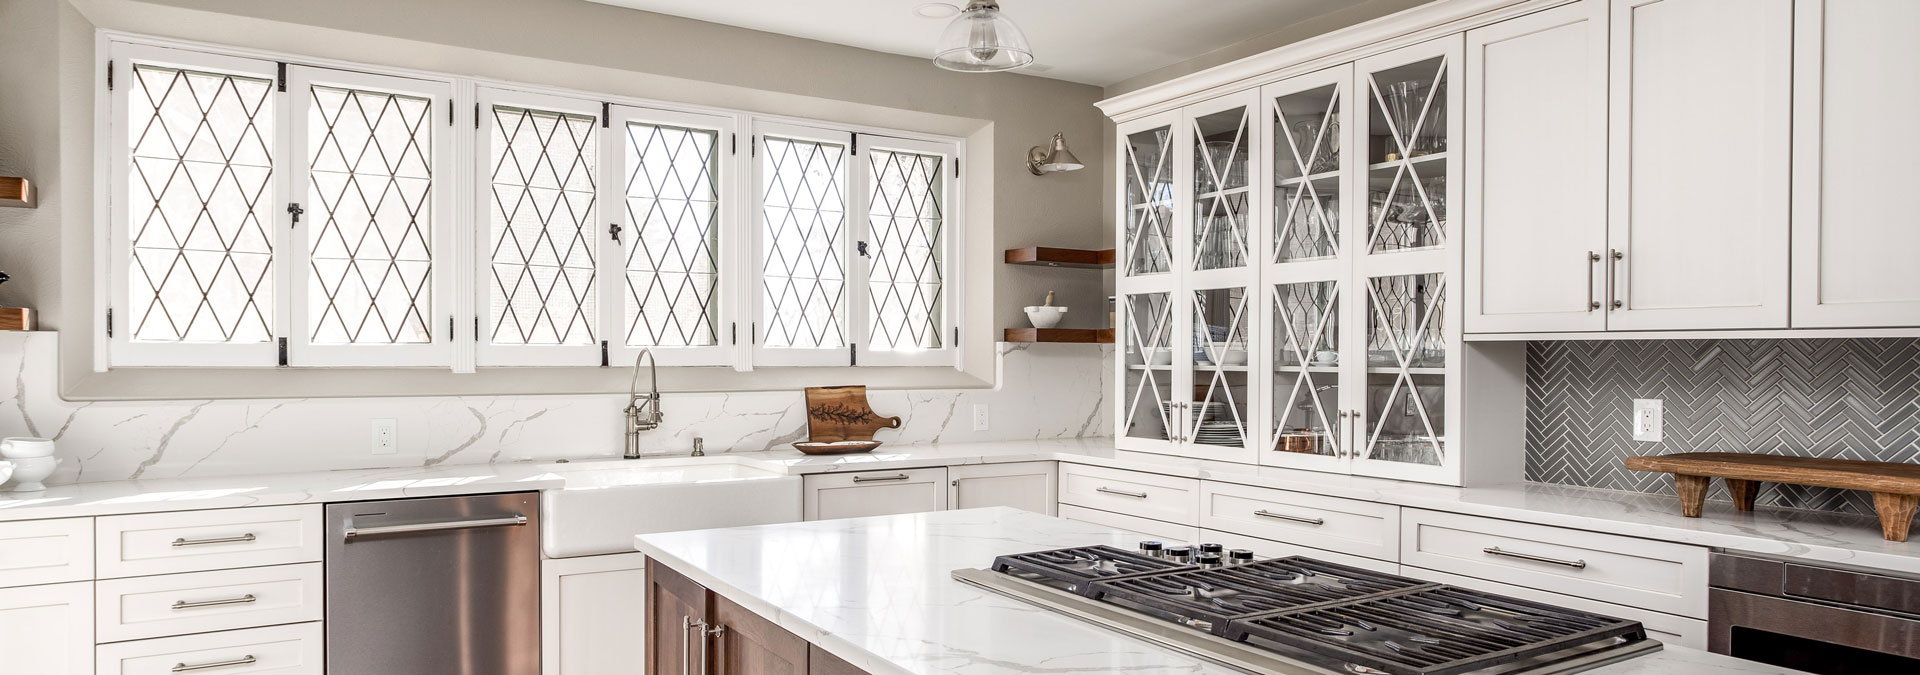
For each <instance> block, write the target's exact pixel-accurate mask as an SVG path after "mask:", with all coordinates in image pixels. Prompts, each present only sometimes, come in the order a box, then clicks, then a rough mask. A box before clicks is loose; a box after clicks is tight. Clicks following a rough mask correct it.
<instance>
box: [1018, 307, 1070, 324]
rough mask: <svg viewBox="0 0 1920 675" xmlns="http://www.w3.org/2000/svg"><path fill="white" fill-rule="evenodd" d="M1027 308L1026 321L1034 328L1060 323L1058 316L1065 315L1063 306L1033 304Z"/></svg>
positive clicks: (1065, 311)
mask: <svg viewBox="0 0 1920 675" xmlns="http://www.w3.org/2000/svg"><path fill="white" fill-rule="evenodd" d="M1026 309H1027V321H1028V322H1029V323H1032V324H1033V327H1034V328H1052V327H1054V326H1058V325H1060V318H1061V317H1064V316H1066V315H1067V308H1065V307H1042V306H1038V305H1036V306H1033V307H1028V308H1026Z"/></svg>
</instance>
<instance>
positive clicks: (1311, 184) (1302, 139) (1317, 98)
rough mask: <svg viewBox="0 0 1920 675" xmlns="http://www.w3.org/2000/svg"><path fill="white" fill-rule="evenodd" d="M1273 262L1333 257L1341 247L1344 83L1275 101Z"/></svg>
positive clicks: (1283, 97) (1282, 97)
mask: <svg viewBox="0 0 1920 675" xmlns="http://www.w3.org/2000/svg"><path fill="white" fill-rule="evenodd" d="M1273 115H1274V117H1273V139H1274V144H1273V147H1274V157H1273V178H1274V186H1273V215H1274V218H1273V251H1272V255H1273V260H1274V262H1287V261H1292V260H1312V259H1316V258H1330V257H1333V256H1334V255H1336V254H1337V253H1338V251H1339V247H1340V169H1341V167H1340V87H1339V85H1333V84H1329V85H1327V86H1325V87H1320V88H1318V89H1309V90H1307V91H1303V92H1299V93H1295V94H1288V95H1286V96H1281V97H1278V98H1275V99H1274V109H1273Z"/></svg>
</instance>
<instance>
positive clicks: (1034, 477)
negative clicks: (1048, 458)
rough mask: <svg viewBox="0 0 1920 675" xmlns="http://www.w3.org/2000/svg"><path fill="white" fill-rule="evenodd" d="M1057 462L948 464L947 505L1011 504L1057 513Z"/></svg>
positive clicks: (1041, 512)
mask: <svg viewBox="0 0 1920 675" xmlns="http://www.w3.org/2000/svg"><path fill="white" fill-rule="evenodd" d="M1059 485H1060V479H1059V471H1058V469H1057V466H1056V463H1055V462H1012V463H1007V464H962V465H959V466H950V467H947V507H948V508H953V509H978V508H985V507H990V506H1011V507H1013V508H1016V509H1021V510H1024V511H1031V512H1034V513H1039V514H1045V515H1049V516H1051V515H1054V513H1055V512H1056V511H1057V509H1056V508H1055V507H1056V506H1058V504H1059V503H1060V497H1059V492H1058V490H1059Z"/></svg>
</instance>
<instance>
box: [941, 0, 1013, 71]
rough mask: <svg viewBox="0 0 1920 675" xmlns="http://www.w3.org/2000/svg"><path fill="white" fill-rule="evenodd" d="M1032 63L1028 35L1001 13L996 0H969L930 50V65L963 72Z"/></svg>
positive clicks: (1009, 68)
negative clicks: (931, 54) (938, 41)
mask: <svg viewBox="0 0 1920 675" xmlns="http://www.w3.org/2000/svg"><path fill="white" fill-rule="evenodd" d="M1032 64H1033V48H1032V47H1029V46H1027V36H1026V35H1025V34H1023V33H1021V32H1020V27H1019V26H1015V25H1013V21H1012V20H1010V19H1008V18H1007V16H1006V15H1005V14H1001V13H1000V3H999V2H998V1H997V0H969V2H967V8H966V9H965V10H962V11H961V12H960V16H958V17H955V18H954V19H953V23H950V24H947V29H946V30H945V31H942V32H941V33H940V43H939V46H938V48H936V49H935V50H934V53H933V65H936V66H939V67H941V68H945V69H947V70H957V71H960V72H963V73H997V72H1000V71H1003V70H1014V69H1017V68H1025V67H1027V66H1029V65H1032Z"/></svg>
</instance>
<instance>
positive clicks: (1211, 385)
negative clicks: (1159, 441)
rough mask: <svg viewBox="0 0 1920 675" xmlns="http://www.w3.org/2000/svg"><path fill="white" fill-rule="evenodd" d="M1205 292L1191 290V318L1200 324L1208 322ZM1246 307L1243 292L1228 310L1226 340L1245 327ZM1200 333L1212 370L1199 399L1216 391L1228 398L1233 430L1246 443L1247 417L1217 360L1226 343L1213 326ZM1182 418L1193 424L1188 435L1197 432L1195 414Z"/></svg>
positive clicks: (1198, 423)
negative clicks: (1188, 418) (1192, 297)
mask: <svg viewBox="0 0 1920 675" xmlns="http://www.w3.org/2000/svg"><path fill="white" fill-rule="evenodd" d="M1205 295H1206V291H1198V292H1196V293H1195V294H1194V303H1193V310H1194V315H1193V320H1194V321H1197V322H1199V323H1200V325H1203V326H1205V325H1208V324H1207V321H1206V316H1205V313H1206V305H1205V303H1204V302H1202V301H1201V300H1202V298H1204V297H1205ZM1246 309H1247V298H1246V297H1245V296H1241V298H1240V302H1238V303H1236V304H1234V305H1233V306H1232V307H1231V310H1232V311H1231V314H1229V316H1228V319H1227V327H1228V328H1227V337H1226V338H1225V339H1226V341H1227V342H1226V344H1232V343H1233V337H1234V335H1236V334H1240V333H1242V332H1244V331H1245V330H1246V326H1245V324H1244V323H1243V322H1244V321H1245V319H1246ZM1199 333H1201V334H1202V335H1204V336H1205V338H1204V339H1205V341H1206V347H1205V349H1203V350H1202V351H1203V352H1204V353H1206V354H1207V355H1208V359H1209V360H1211V361H1213V368H1212V370H1213V373H1212V375H1211V376H1209V377H1208V378H1207V395H1206V398H1204V399H1202V401H1203V402H1206V401H1212V400H1213V395H1214V393H1216V392H1219V393H1222V394H1224V395H1225V397H1226V399H1227V400H1226V401H1225V403H1226V408H1227V411H1228V412H1229V413H1231V414H1232V415H1233V422H1234V429H1235V433H1237V434H1239V435H1240V437H1241V443H1242V444H1243V445H1244V444H1245V443H1246V433H1247V425H1246V420H1244V419H1241V416H1240V406H1239V402H1238V401H1237V400H1235V399H1234V397H1233V388H1232V387H1230V386H1228V385H1227V369H1226V366H1225V365H1223V364H1221V363H1220V361H1221V359H1220V356H1221V355H1223V354H1225V353H1226V346H1225V345H1223V344H1222V343H1220V342H1216V341H1214V339H1213V331H1212V330H1204V331H1199ZM1181 422H1182V423H1183V424H1192V425H1193V427H1192V429H1191V433H1189V434H1188V436H1190V437H1191V436H1193V435H1196V434H1198V433H1199V425H1200V420H1199V419H1198V418H1195V419H1191V420H1182V421H1181Z"/></svg>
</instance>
